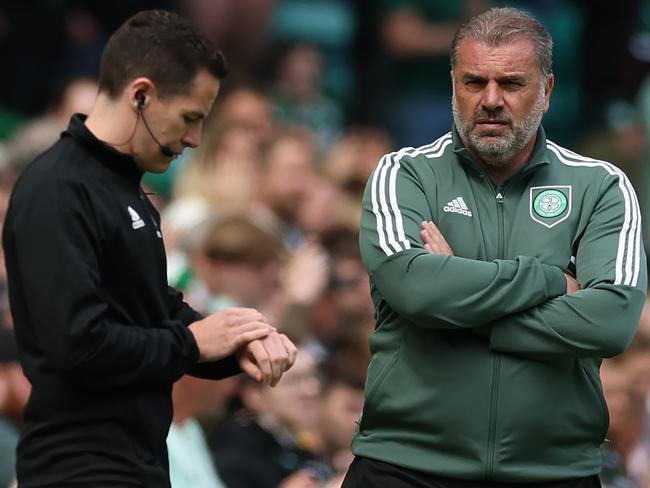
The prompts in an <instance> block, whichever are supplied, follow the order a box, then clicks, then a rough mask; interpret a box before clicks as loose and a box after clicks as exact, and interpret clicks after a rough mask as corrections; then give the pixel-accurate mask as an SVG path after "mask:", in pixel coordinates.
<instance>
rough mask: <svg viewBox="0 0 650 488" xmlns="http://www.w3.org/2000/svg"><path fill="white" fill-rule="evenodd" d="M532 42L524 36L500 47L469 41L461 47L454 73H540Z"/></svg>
mask: <svg viewBox="0 0 650 488" xmlns="http://www.w3.org/2000/svg"><path fill="white" fill-rule="evenodd" d="M539 69H540V65H539V59H538V56H537V52H536V50H535V45H534V43H533V41H531V40H530V39H528V38H525V37H519V38H515V39H513V40H512V41H509V42H501V43H499V44H494V43H488V42H486V41H483V40H479V39H474V38H471V37H470V38H466V39H463V40H462V41H461V42H460V44H459V46H458V57H457V59H456V65H455V66H454V71H455V72H472V73H474V72H492V71H498V72H503V73H511V72H518V73H521V72H530V71H531V70H537V71H539Z"/></svg>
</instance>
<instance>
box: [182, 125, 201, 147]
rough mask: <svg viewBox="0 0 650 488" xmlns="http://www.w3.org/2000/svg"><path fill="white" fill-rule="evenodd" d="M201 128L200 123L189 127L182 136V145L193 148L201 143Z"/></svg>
mask: <svg viewBox="0 0 650 488" xmlns="http://www.w3.org/2000/svg"><path fill="white" fill-rule="evenodd" d="M201 128H202V126H201V125H200V124H195V125H194V126H193V127H191V128H189V129H188V130H187V132H186V133H185V135H184V136H183V139H182V142H183V145H185V146H186V147H192V148H195V147H197V146H198V145H199V144H201Z"/></svg>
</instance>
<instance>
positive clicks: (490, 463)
mask: <svg viewBox="0 0 650 488" xmlns="http://www.w3.org/2000/svg"><path fill="white" fill-rule="evenodd" d="M490 186H491V188H492V191H493V192H494V198H495V200H496V211H497V258H498V259H503V258H504V257H505V244H506V239H505V222H504V216H503V189H504V188H503V185H499V186H498V187H497V188H496V189H495V188H494V185H492V184H490ZM500 376H501V355H500V354H498V353H494V358H493V360H492V387H491V390H490V423H489V426H488V446H487V447H488V448H487V455H486V460H485V477H486V478H487V479H491V478H492V476H493V475H494V466H495V463H496V437H497V420H498V415H497V413H498V410H499V380H500Z"/></svg>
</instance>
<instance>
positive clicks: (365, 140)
mask: <svg viewBox="0 0 650 488" xmlns="http://www.w3.org/2000/svg"><path fill="white" fill-rule="evenodd" d="M391 149H392V141H391V140H390V137H389V136H388V133H386V132H385V131H383V130H381V129H378V128H370V127H357V128H351V129H349V130H348V131H347V132H346V133H345V134H344V135H343V137H341V139H339V140H338V141H337V142H336V143H335V144H334V145H333V146H332V148H331V150H330V151H329V153H328V155H327V158H326V162H325V168H324V169H325V173H326V174H327V175H328V176H329V177H330V178H331V179H332V180H333V182H334V183H336V184H337V185H338V186H339V188H340V189H341V190H342V191H343V195H342V197H341V201H340V202H339V207H341V211H342V215H341V219H342V221H341V224H342V225H346V226H350V227H351V228H353V229H357V228H358V227H359V220H360V219H361V197H362V196H363V191H364V189H365V186H366V181H368V178H369V177H370V174H371V173H372V171H373V170H374V169H375V167H376V166H377V161H379V160H380V159H381V157H382V156H383V155H384V154H388V153H390V152H391Z"/></svg>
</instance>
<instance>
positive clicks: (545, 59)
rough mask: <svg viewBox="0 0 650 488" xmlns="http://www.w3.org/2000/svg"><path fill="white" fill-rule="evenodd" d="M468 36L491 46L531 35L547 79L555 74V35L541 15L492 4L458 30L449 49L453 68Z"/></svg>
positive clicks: (530, 37)
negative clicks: (546, 25)
mask: <svg viewBox="0 0 650 488" xmlns="http://www.w3.org/2000/svg"><path fill="white" fill-rule="evenodd" d="M464 39H477V40H479V41H481V42H484V43H485V44H487V45H488V46H501V45H503V44H507V43H509V42H512V41H514V40H518V39H528V40H530V41H532V43H533V44H534V46H535V51H536V53H537V60H538V63H539V69H540V72H541V74H542V77H543V78H544V81H545V82H546V81H548V79H549V78H550V77H551V75H552V74H553V39H551V36H550V34H549V33H548V32H547V31H546V29H544V26H542V24H540V23H539V21H538V20H537V19H535V18H534V17H533V16H532V15H529V14H527V13H526V12H523V11H521V10H518V9H516V8H512V7H503V8H492V9H490V10H487V11H485V12H483V13H482V14H480V15H477V16H476V17H474V18H472V19H470V20H469V21H468V22H467V23H465V24H463V25H462V26H461V27H460V29H458V31H457V32H456V35H455V37H454V40H453V41H452V44H451V50H450V52H449V58H450V60H451V68H452V69H454V67H455V66H456V60H457V59H458V49H459V47H460V43H461V41H462V40H464Z"/></svg>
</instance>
